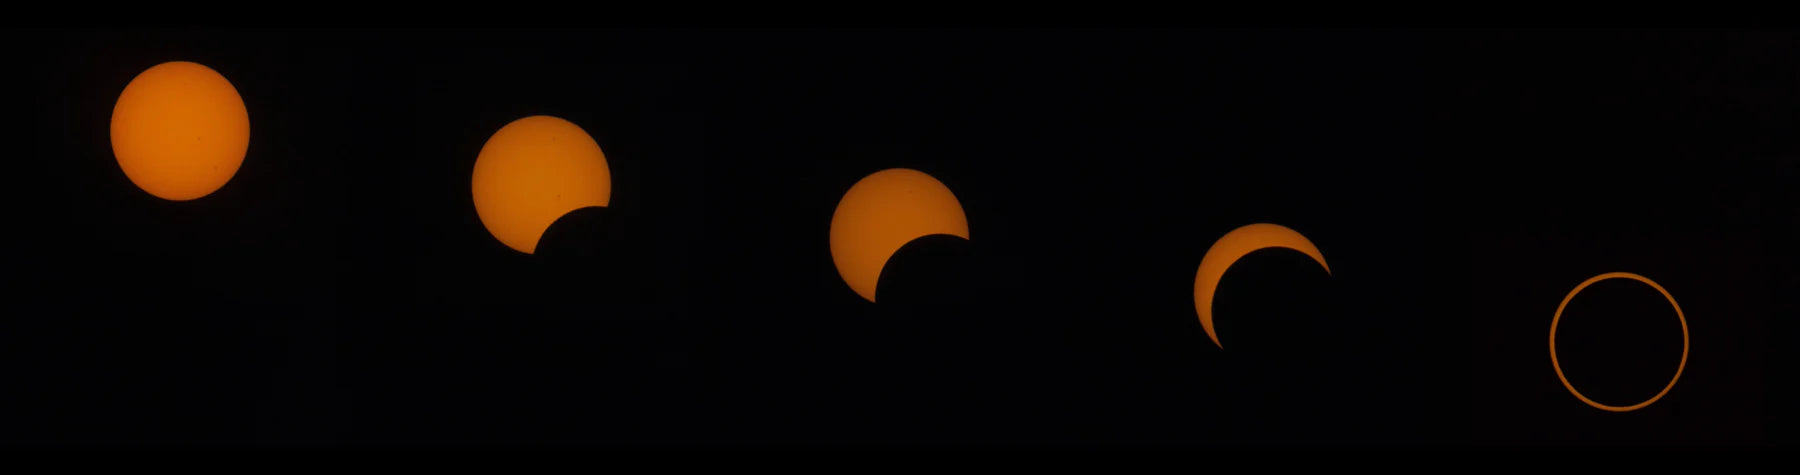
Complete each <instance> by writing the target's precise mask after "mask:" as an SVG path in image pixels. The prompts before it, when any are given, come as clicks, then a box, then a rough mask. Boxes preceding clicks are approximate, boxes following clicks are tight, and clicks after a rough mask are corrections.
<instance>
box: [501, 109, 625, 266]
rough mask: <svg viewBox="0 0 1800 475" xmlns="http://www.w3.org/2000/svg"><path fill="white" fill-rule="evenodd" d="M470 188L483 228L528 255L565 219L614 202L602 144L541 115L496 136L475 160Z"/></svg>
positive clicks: (503, 129) (570, 125)
mask: <svg viewBox="0 0 1800 475" xmlns="http://www.w3.org/2000/svg"><path fill="white" fill-rule="evenodd" d="M470 182H471V186H470V190H471V194H472V195H473V196H474V198H475V214H476V216H478V217H480V218H481V224H482V226H486V227H487V230H488V232H489V233H492V234H493V235H494V237H495V238H497V239H499V240H500V242H501V243H502V244H505V245H506V246H507V247H510V248H513V249H515V250H518V251H519V252H523V253H526V254H531V253H533V252H535V251H536V250H537V244H538V239H539V238H542V237H544V231H545V230H547V229H550V225H551V224H552V223H555V222H556V220H557V219H559V218H562V216H563V215H565V214H568V213H569V212H570V211H574V210H577V209H581V208H586V207H590V206H606V205H607V202H608V201H609V200H610V199H611V198H612V171H611V170H610V169H608V168H607V166H606V154H604V153H601V152H600V144H599V143H596V142H594V138H593V137H591V136H589V135H588V133H587V131H584V130H582V129H581V127H580V126H577V125H575V124H573V123H570V122H569V121H566V120H562V119H559V118H556V117H550V116H543V115H539V116H531V117H526V118H523V119H519V120H515V121H513V122H512V123H510V124H506V126H505V127H501V128H500V131H498V132H494V136H493V137H490V138H488V141H487V144H486V145H482V147H481V154H480V155H477V156H476V157H475V173H474V176H473V177H472V178H471V179H470Z"/></svg>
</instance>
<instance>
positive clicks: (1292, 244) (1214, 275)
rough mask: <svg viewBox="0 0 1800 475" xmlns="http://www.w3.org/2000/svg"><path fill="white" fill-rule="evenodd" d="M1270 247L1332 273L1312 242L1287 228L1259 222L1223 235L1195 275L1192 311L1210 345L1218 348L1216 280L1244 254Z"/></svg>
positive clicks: (1223, 275)
mask: <svg viewBox="0 0 1800 475" xmlns="http://www.w3.org/2000/svg"><path fill="white" fill-rule="evenodd" d="M1271 247H1280V248H1287V249H1293V250H1296V251H1300V252H1302V253H1305V254H1306V255H1307V256H1311V257H1312V258H1313V260H1314V261H1318V262H1319V266H1320V267H1324V268H1325V273H1327V274H1330V273H1331V266H1329V265H1326V264H1325V256H1324V255H1322V254H1320V253H1319V248H1317V247H1314V246H1313V243H1312V241H1308V240H1306V236H1302V235H1300V233H1298V232H1295V231H1294V230H1292V229H1288V228H1287V227H1284V226H1281V225H1276V224H1267V223H1258V224H1252V225H1249V226H1244V227H1241V228H1237V229H1234V230H1232V231H1231V232H1229V233H1225V236H1224V237H1221V238H1219V241H1218V242H1215V243H1213V245H1212V247H1211V248H1209V249H1207V250H1206V256H1205V257H1202V258H1200V272H1199V273H1198V274H1197V275H1195V276H1194V308H1195V309H1196V310H1198V311H1199V312H1200V326H1201V327H1202V328H1205V329H1206V336H1208V337H1211V338H1212V341H1213V344H1214V345H1218V346H1219V348H1224V347H1225V345H1223V344H1221V343H1219V334H1218V333H1217V332H1215V331H1214V330H1213V314H1212V303H1213V292H1215V291H1217V290H1218V288H1219V279H1221V278H1223V277H1225V270H1226V269H1230V268H1231V265H1232V264H1235V263H1237V261H1238V259H1242V258H1243V257H1244V255H1246V254H1249V253H1252V252H1256V251H1259V250H1262V249H1268V248H1271Z"/></svg>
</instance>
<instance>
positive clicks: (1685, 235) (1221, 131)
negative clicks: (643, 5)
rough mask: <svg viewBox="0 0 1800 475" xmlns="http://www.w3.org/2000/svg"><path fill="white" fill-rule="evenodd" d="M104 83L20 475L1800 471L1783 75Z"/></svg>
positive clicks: (220, 52)
mask: <svg viewBox="0 0 1800 475" xmlns="http://www.w3.org/2000/svg"><path fill="white" fill-rule="evenodd" d="M15 33H16V34H17V35H18V36H20V37H30V36H31V35H35V34H40V33H42V34H46V35H47V34H49V33H48V32H31V31H20V32H15ZM95 35H98V36H97V37H96V38H95V39H92V40H83V39H82V36H81V35H74V34H72V35H66V36H65V37H59V38H60V39H59V40H58V41H61V42H62V44H59V45H57V46H55V47H54V48H50V49H46V50H45V51H44V52H41V53H38V54H34V55H32V56H29V57H26V58H27V59H22V60H21V64H29V65H30V66H28V67H26V68H25V69H24V71H25V72H21V73H20V74H19V75H16V76H15V77H14V78H13V79H21V78H26V77H27V73H29V77H31V78H37V79H36V81H37V83H38V85H39V89H40V90H42V91H43V92H42V93H40V94H37V95H35V96H30V97H28V99H30V102H29V103H32V104H36V105H37V106H38V109H24V110H25V112H21V113H19V114H18V116H19V117H23V118H41V120H37V122H30V123H27V126H28V127H29V128H30V130H32V131H33V132H32V133H28V135H29V136H27V137H24V138H22V139H21V140H20V141H19V143H20V144H21V145H20V146H19V147H17V149H18V150H21V151H22V152H21V155H22V156H33V157H35V156H37V155H42V156H45V157H56V158H54V159H48V158H47V159H44V160H34V161H29V162H25V163H26V166H30V167H42V168H43V170H42V171H39V170H36V169H31V170H26V169H20V171H19V172H18V174H19V176H20V177H22V178H21V180H22V181H26V182H29V183H25V184H26V185H30V186H45V187H48V188H49V189H51V190H52V191H51V192H43V193H23V194H24V195H25V196H26V197H28V198H30V199H19V200H13V201H14V202H17V203H20V205H21V207H20V212H21V213H22V214H21V217H20V218H18V219H17V222H18V223H20V225H19V229H20V230H23V232H15V233H12V234H13V238H14V239H23V240H26V241H27V244H25V245H23V246H15V247H16V248H17V249H20V250H21V253H20V255H19V257H18V258H17V259H14V260H12V261H9V263H8V264H6V266H5V267H6V268H8V269H9V272H8V273H9V274H10V275H13V276H15V279H16V280H15V282H17V283H16V284H14V285H15V287H16V288H17V289H19V290H20V293H21V294H22V296H21V297H18V298H15V299H13V303H12V305H14V306H13V307H9V312H8V313H12V314H15V316H14V317H13V318H11V320H12V321H10V322H8V323H7V325H10V326H8V327H6V328H4V329H0V334H5V335H6V336H8V337H11V339H8V340H6V341H3V342H0V349H3V350H5V352H6V354H7V355H10V356H7V361H5V362H4V363H0V369H5V370H8V372H9V373H12V374H15V375H17V376H16V377H15V378H14V379H15V380H16V383H13V384H9V386H12V387H14V388H15V390H14V391H12V392H13V393H14V394H13V395H11V396H8V397H9V398H13V399H8V400H6V401H4V402H5V403H6V404H7V405H8V406H10V407H11V408H12V410H14V411H17V412H18V414H20V416H19V417H17V418H16V419H17V420H18V421H19V422H16V423H10V424H0V425H10V426H11V428H9V429H8V430H7V436H8V437H5V438H6V439H7V440H11V441H17V442H19V443H24V444H31V443H49V442H42V441H50V440H83V441H89V440H209V439H235V438H256V437H257V436H250V435H243V434H256V433H293V434H310V435H301V436H295V437H300V438H307V439H311V440H339V441H345V440H407V441H424V440H446V441H448V440H459V441H498V440H507V441H513V442H521V443H537V442H545V441H589V442H592V441H607V443H616V444H625V445H633V444H653V445H654V444H661V443H687V442H696V441H710V442H708V443H714V442H719V441H750V440H762V441H785V442H795V441H798V442H801V443H804V444H827V445H829V444H843V443H851V444H854V443H858V442H863V441H870V440H874V441H884V442H886V441H906V442H924V443H950V444H955V443H960V442H967V441H988V442H992V441H1007V442H1027V441H1044V442H1068V441H1074V442H1118V443H1139V442H1146V443H1148V442H1162V441H1168V442H1177V443H1191V442H1201V441H1204V442H1216V443H1219V444H1223V446H1232V445H1233V444H1238V443H1249V444H1254V443H1259V442H1274V443H1287V442H1300V441H1308V442H1317V441H1332V442H1367V441H1376V440H1382V441H1390V440H1393V441H1404V442H1406V443H1411V444H1426V445H1431V444H1443V443H1448V442H1453V441H1456V440H1459V439H1461V438H1467V439H1472V440H1475V441H1480V442H1500V443H1518V442H1523V443H1541V442H1550V441H1558V442H1574V443H1596V442H1597V443H1602V444H1613V443H1634V442H1646V443H1661V442H1668V441H1698V442H1719V441H1728V442H1748V443H1759V442H1764V441H1769V440H1786V439H1785V438H1784V437H1787V436H1786V435H1784V434H1782V433H1780V431H1781V430H1785V427H1786V426H1785V425H1783V424H1785V421H1784V420H1782V419H1781V417H1782V416H1783V415H1784V414H1785V413H1784V412H1781V411H1782V410H1781V409H1779V408H1780V407H1781V404H1780V401H1781V400H1783V398H1784V397H1785V396H1784V394H1785V393H1784V392H1782V391H1784V390H1783V389H1782V388H1784V387H1785V385H1786V383H1785V378H1791V377H1792V376H1793V372H1792V371H1791V370H1790V369H1788V368H1787V367H1786V364H1787V361H1786V359H1784V358H1783V355H1780V354H1777V353H1779V352H1781V351H1785V350H1784V349H1783V348H1784V346H1783V345H1780V344H1779V338H1780V335H1783V334H1786V333H1788V332H1787V331H1786V330H1787V326H1788V325H1791V323H1788V322H1789V321H1790V320H1792V319H1791V318H1787V317H1789V316H1792V315H1793V314H1794V311H1795V308H1797V307H1795V305H1796V304H1800V299H1796V298H1795V297H1794V296H1795V295H1800V293H1797V292H1793V291H1792V290H1791V289H1792V288H1793V286H1794V285H1800V278H1797V277H1796V276H1800V260H1796V259H1794V257H1795V254H1793V251H1791V250H1789V249H1788V248H1789V247H1792V246H1786V245H1783V244H1782V243H1784V242H1791V239H1794V238H1796V237H1797V236H1800V198H1797V197H1800V193H1796V192H1795V190H1800V188H1796V187H1795V186H1794V184H1795V183H1796V182H1794V181H1793V180H1795V179H1796V178H1797V177H1800V159H1797V158H1795V157H1800V141H1794V140H1790V138H1789V137H1787V136H1786V135H1783V133H1780V132H1778V131H1781V130H1791V129H1792V127H1796V126H1800V120H1794V119H1795V117H1800V116H1795V115H1794V114H1792V112H1793V111H1794V110H1800V100H1796V99H1795V98H1796V97H1800V95H1796V94H1794V92H1795V91H1800V86H1796V85H1800V62H1796V61H1792V60H1793V58H1794V57H1795V56H1794V55H1793V54H1792V53H1793V52H1796V51H1800V36H1796V35H1793V34H1790V32H1761V33H1757V32H1725V31H1718V32H1680V31H1674V32H1637V33H1625V32H1614V33H1605V32H1591V33H1590V32H1578V31H1570V32H1525V31H1519V32H1514V31H1468V32H1434V33H1428V32H1417V33H1409V32H1403V31H1401V32H1388V33H1381V32H1328V31H1317V32H1306V31H1283V30H1270V31H1210V30H1193V31H1144V32H1132V31H1114V32H1104V31H1088V32H1076V31H1069V32H1054V31H1022V32H1010V33H1009V32H1004V31H996V32H979V31H945V32H931V31H921V32H897V31H896V32H881V31H867V32H843V31H829V32H826V31H821V32H806V31H795V32H705V31H695V32H655V31H610V30H608V31H596V32H575V31H561V32H541V33H540V32H524V31H515V32H511V33H501V32H496V33H493V34H484V33H479V32H460V33H456V32H435V31H421V32H411V33H400V32H394V33H384V32H365V31H354V30H353V31H348V32H345V33H344V35H345V36H343V37H332V38H327V37H326V36H325V35H321V36H320V37H318V38H314V37H312V36H307V35H301V34H298V33H292V34H290V35H287V36H283V35H274V34H269V35H260V36H259V35H256V34H253V33H247V32H239V33H232V34H231V35H236V36H230V35H226V34H225V33H218V34H217V35H212V36H209V35H211V34H199V33H192V34H177V33H173V32H169V33H158V32H143V33H134V34H127V33H118V34H102V33H95ZM458 35H464V36H463V37H461V38H462V39H458V38H459V36H458ZM213 36H217V37H218V38H219V39H218V41H210V40H209V38H213ZM228 37H229V38H238V39H239V40H236V41H234V40H227V39H225V38H228ZM388 38H391V39H393V41H385V40H384V39H388ZM238 41H241V42H242V44H234V43H237V42H238ZM584 42H585V43H584ZM138 43H142V44H138ZM584 44H585V45H588V46H582V45H584ZM331 45H343V46H344V48H349V49H345V50H343V51H344V52H342V54H337V52H338V51H339V50H337V49H335V47H334V46H331ZM592 45H601V46H592ZM328 52H330V53H331V54H327V53H328ZM137 53H142V54H137ZM1790 63H1791V64H1790ZM409 73H410V74H413V75H412V76H407V74H409ZM15 89H20V90H23V88H15ZM102 118H104V120H102ZM26 129H27V128H25V127H21V128H15V130H26ZM33 154H35V155H33ZM108 155H110V156H108ZM20 189H22V188H20ZM69 190H74V191H73V192H71V191H69ZM14 191H18V190H14ZM59 193H60V194H59ZM61 196H69V198H67V199H63V198H58V197H61ZM33 200H36V201H37V202H35V203H34V202H32V201H33ZM77 258H81V259H89V260H92V261H93V262H95V263H93V264H87V263H82V262H79V261H78V260H77ZM288 281H292V282H288ZM58 292H68V293H70V294H71V295H75V296H77V297H74V298H68V297H61V296H58V295H56V294H57V293H58ZM52 315H55V317H54V318H53V317H51V316H52ZM162 388H169V389H166V390H165V389H162ZM247 414H255V416H254V418H252V417H251V416H248V415H247ZM184 419H186V420H189V421H188V422H183V420H184ZM1465 421H1467V422H1468V424H1469V426H1468V427H1466V428H1465V427H1463V426H1462V424H1463V423H1464V422H1465ZM1465 429H1466V434H1465V433H1459V432H1457V431H1460V430H1465ZM34 441H38V442H34ZM603 445H604V444H603ZM1202 445H1204V444H1202Z"/></svg>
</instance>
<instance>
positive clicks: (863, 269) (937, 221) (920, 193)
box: [831, 168, 969, 302]
mask: <svg viewBox="0 0 1800 475" xmlns="http://www.w3.org/2000/svg"><path fill="white" fill-rule="evenodd" d="M934 234H947V235H951V236H956V237H960V238H963V239H968V238H969V220H968V217H967V216H965V215H964V214H963V208H962V203H961V202H958V201H957V200H956V195H955V194H954V193H951V192H950V188H949V187H947V186H944V184H943V182H939V181H938V180H937V179H936V178H932V176H931V175H927V174H925V173H924V172H921V171H918V170H912V169H907V168H891V169H887V170H882V171H879V172H875V173H874V174H871V175H869V176H867V177H863V179H862V180H860V181H857V182H856V184H855V185H851V186H850V191H848V192H845V193H844V198H843V199H842V200H839V201H838V205H837V210H836V211H834V212H833V213H832V215H831V261H832V263H833V264H836V265H837V270H838V275H839V276H840V277H843V278H844V283H845V284H849V285H850V289H851V290H855V291H856V294H857V295H861V296H862V298H864V299H867V300H868V301H870V302H874V301H875V287H876V284H877V283H878V281H879V280H881V269H882V268H883V267H886V266H887V261H888V258H890V257H893V256H894V252H895V251H898V250H900V248H901V247H902V246H905V245H906V244H907V243H909V242H912V241H913V240H914V239H918V238H921V237H925V236H929V235H934Z"/></svg>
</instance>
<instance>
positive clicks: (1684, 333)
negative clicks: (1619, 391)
mask: <svg viewBox="0 0 1800 475" xmlns="http://www.w3.org/2000/svg"><path fill="white" fill-rule="evenodd" d="M1607 279H1631V280H1635V281H1638V282H1643V283H1645V284H1649V285H1650V287H1653V288H1655V289H1656V291H1657V292H1662V294H1663V298H1667V299H1669V306H1672V307H1675V318H1678V319H1680V320H1681V364H1679V365H1676V366H1675V377H1674V378H1670V379H1669V385H1668V386H1663V389H1662V391H1660V392H1657V393H1656V395H1655V396H1652V397H1650V399H1648V400H1645V401H1644V402H1640V403H1637V404H1632V405H1630V406H1608V405H1605V404H1601V403H1598V402H1594V400H1593V399H1588V398H1587V396H1583V395H1581V391H1576V390H1575V385H1573V384H1569V378H1568V377H1567V376H1564V375H1563V370H1562V363H1560V362H1558V361H1557V360H1556V324H1557V323H1558V322H1560V321H1562V313H1563V308H1564V307H1568V306H1569V301H1570V300H1574V299H1575V294H1579V293H1581V289H1585V288H1587V286H1589V285H1593V284H1594V283H1595V282H1599V281H1602V280H1607ZM1687 357H1688V328H1687V316H1685V315H1683V314H1682V313H1681V304H1678V303H1675V296H1674V295H1669V291H1668V290H1666V289H1663V287H1662V286H1661V285H1657V284H1656V282H1654V281H1651V280H1650V279H1649V278H1646V277H1644V276H1641V275H1637V274H1633V273H1630V272H1608V273H1605V274H1600V275H1597V276H1594V277H1592V278H1589V279H1588V280H1587V281H1586V282H1582V283H1581V285H1577V286H1575V290H1571V291H1569V296H1567V297H1563V301H1562V305H1557V306H1556V316H1555V317H1551V318H1550V366H1551V367H1554V368H1556V379H1559V380H1562V384H1563V387H1565V388H1569V393H1570V394H1574V395H1575V397H1576V398H1577V399H1580V400H1581V402H1585V403H1587V405H1589V406H1594V407H1595V408H1599V409H1603V410H1607V411H1613V412H1626V411H1634V410H1638V409H1642V408H1644V406H1648V405H1650V404H1651V403H1654V402H1656V400H1658V399H1662V397H1663V395H1665V394H1668V393H1669V390H1670V389H1675V382H1676V381H1680V380H1681V371H1682V370H1684V369H1687Z"/></svg>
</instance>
